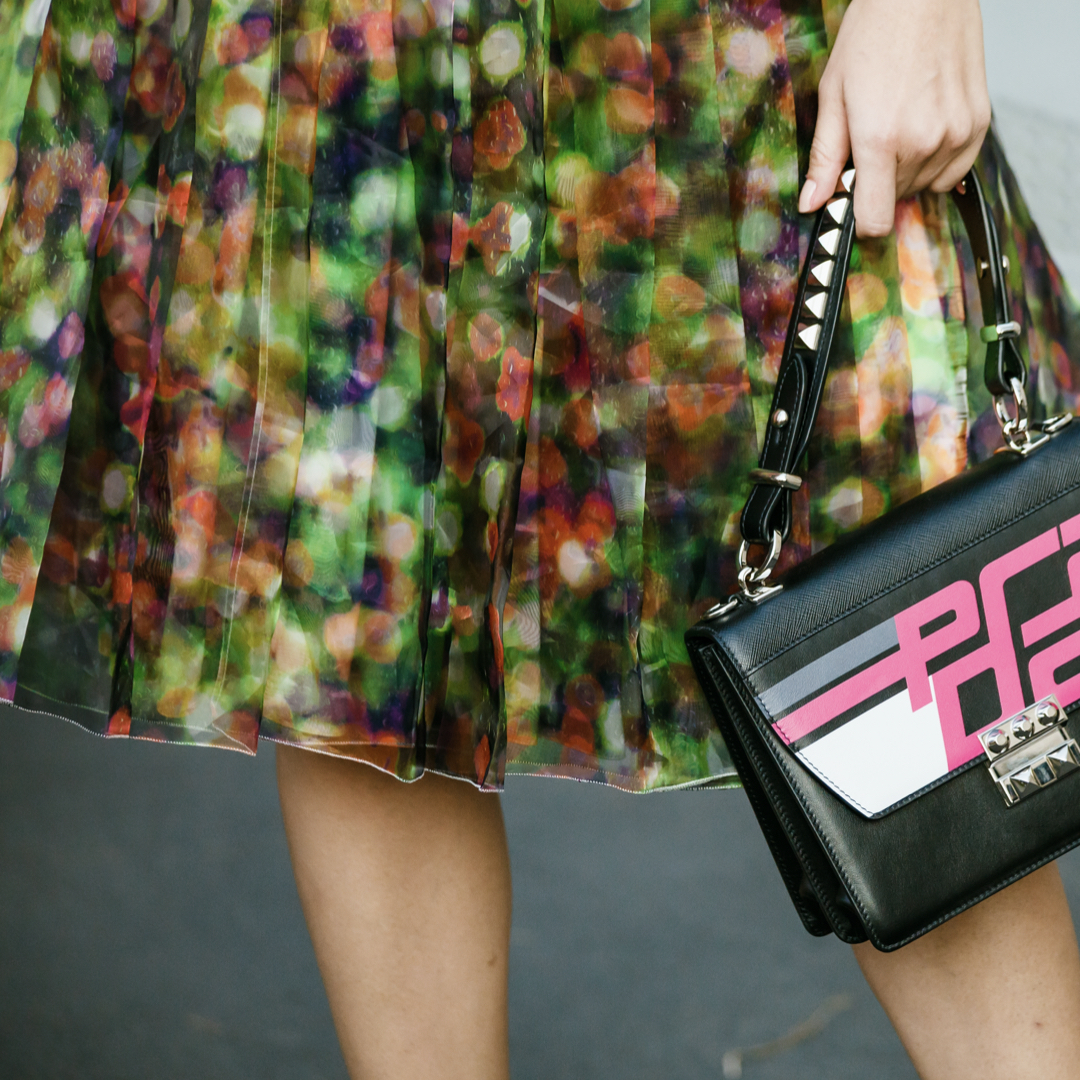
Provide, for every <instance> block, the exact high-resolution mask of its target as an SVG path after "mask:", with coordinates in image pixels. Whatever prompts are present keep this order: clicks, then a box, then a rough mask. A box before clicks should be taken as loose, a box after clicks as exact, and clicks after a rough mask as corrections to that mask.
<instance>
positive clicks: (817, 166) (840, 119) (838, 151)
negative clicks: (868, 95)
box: [799, 85, 851, 214]
mask: <svg viewBox="0 0 1080 1080" xmlns="http://www.w3.org/2000/svg"><path fill="white" fill-rule="evenodd" d="M850 154H851V139H850V137H849V135H848V118H847V110H846V109H845V108H844V98H843V95H842V94H841V93H840V92H839V91H838V90H831V89H829V88H828V87H827V86H826V85H823V86H821V87H820V88H819V90H818V117H817V124H816V126H815V127H814V142H813V145H812V146H811V147H810V168H809V169H808V171H807V173H806V183H805V184H803V189H802V192H801V193H800V195H799V212H800V213H802V214H810V213H813V212H814V211H815V210H820V209H821V207H823V206H824V205H825V203H826V201H827V200H828V199H829V198H830V197H831V195H832V194H833V192H834V191H836V185H837V183H838V182H839V180H840V174H841V173H842V172H843V171H844V169H845V167H846V166H847V163H848V157H849V156H850Z"/></svg>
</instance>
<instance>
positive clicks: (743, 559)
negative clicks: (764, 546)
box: [739, 529, 784, 595]
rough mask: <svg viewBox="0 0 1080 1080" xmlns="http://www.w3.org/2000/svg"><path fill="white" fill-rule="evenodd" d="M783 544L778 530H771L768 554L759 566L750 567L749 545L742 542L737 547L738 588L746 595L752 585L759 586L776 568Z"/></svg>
mask: <svg viewBox="0 0 1080 1080" xmlns="http://www.w3.org/2000/svg"><path fill="white" fill-rule="evenodd" d="M783 544H784V538H783V536H782V535H781V533H780V530H779V529H773V534H772V542H771V543H770V544H769V553H768V554H767V555H766V556H765V561H764V562H763V563H762V564H761V565H760V566H751V565H750V562H749V558H750V544H749V543H748V542H747V541H746V540H744V541H743V542H742V543H741V544H740V545H739V586H740V587H741V588H742V590H743V592H744V593H746V594H747V595H749V594H750V592H751V591H752V587H753V586H754V585H760V584H761V583H762V582H763V581H765V580H766V579H767V578H768V576H769V575H770V574H771V573H772V572H773V570H774V569H775V568H776V564H777V562H778V561H779V560H780V548H781V547H782V546H783Z"/></svg>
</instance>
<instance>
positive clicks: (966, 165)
mask: <svg viewBox="0 0 1080 1080" xmlns="http://www.w3.org/2000/svg"><path fill="white" fill-rule="evenodd" d="M981 149H982V139H980V140H979V141H978V142H973V143H972V144H971V146H969V147H968V149H967V150H965V151H964V153H963V154H961V155H960V156H959V157H954V158H953V159H952V161H950V162H949V163H948V165H946V166H945V168H943V169H942V170H941V171H940V172H939V173H938V174H937V176H935V177H934V179H933V180H931V181H930V183H929V184H927V185H926V186H927V187H928V188H929V189H930V190H931V191H935V192H942V191H952V189H953V188H954V187H956V185H957V184H959V183H960V181H961V180H963V179H964V177H965V176H967V174H968V173H969V172H970V171H971V167H972V165H974V164H975V160H976V158H978V156H979V151H980V150H981Z"/></svg>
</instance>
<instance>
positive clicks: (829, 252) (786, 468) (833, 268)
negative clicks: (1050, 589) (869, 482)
mask: <svg viewBox="0 0 1080 1080" xmlns="http://www.w3.org/2000/svg"><path fill="white" fill-rule="evenodd" d="M854 190H855V170H854V169H848V170H847V171H845V172H844V173H843V175H842V176H841V177H840V182H839V184H838V185H837V189H836V193H835V194H834V195H833V196H832V198H830V199H829V201H828V202H827V203H826V204H825V205H824V207H822V209H821V210H820V211H819V212H818V215H817V218H816V219H815V221H814V226H813V229H812V230H811V233H810V247H809V255H808V257H807V259H806V263H805V265H804V266H803V270H802V274H801V275H800V278H799V289H798V293H797V294H796V302H795V312H794V315H793V316H792V319H791V323H790V325H789V326H788V334H787V340H786V342H785V344H784V354H783V358H782V360H781V362H780V371H779V374H778V375H777V379H776V388H775V390H774V392H773V400H772V407H771V408H770V410H769V419H768V423H767V425H766V428H765V440H764V442H763V444H762V449H761V455H760V458H759V460H758V468H756V469H755V470H754V471H753V472H752V473H751V478H752V479H753V480H754V481H755V483H754V487H753V488H752V490H751V492H750V496H749V498H748V499H747V501H746V506H745V507H744V508H743V513H742V523H741V524H742V535H743V539H744V541H745V543H746V544H763V545H767V546H768V547H769V549H770V553H771V552H772V551H773V550H775V551H776V552H777V553H778V552H779V544H780V542H781V541H782V540H784V539H786V538H787V535H788V533H789V531H790V530H791V497H792V492H793V491H797V490H798V489H799V487H800V486H801V484H802V480H801V478H800V477H799V476H798V475H797V469H798V465H799V462H800V461H801V460H802V457H803V455H804V454H805V453H806V448H807V445H808V444H809V442H810V435H811V433H812V431H813V428H814V424H815V422H816V420H817V414H818V410H819V408H820V406H821V395H822V391H823V389H824V387H825V376H826V374H827V372H828V367H829V357H830V355H831V353H832V347H833V341H834V339H835V336H836V327H837V323H838V321H839V317H840V309H841V306H842V304H843V298H844V286H845V284H846V282H847V275H848V264H849V262H850V259H851V245H852V240H853V237H854V234H855V217H854V213H853V204H854V199H853V195H854ZM953 198H954V200H955V202H956V205H957V208H958V210H959V212H960V217H961V219H962V220H963V222H964V226H965V228H966V229H967V233H968V238H969V240H970V242H971V248H972V253H973V255H974V257H975V265H976V269H977V272H978V278H979V296H980V299H981V301H982V309H983V320H984V322H985V323H986V325H985V327H984V328H983V331H982V338H983V341H984V342H986V346H987V350H986V370H985V377H986V385H987V388H988V389H989V390H990V393H991V394H992V395H994V397H995V399H996V400H998V401H1000V400H1001V399H1002V397H1003V395H1010V394H1011V395H1016V396H1017V398H1016V400H1017V409H1018V410H1019V409H1020V407H1021V404H1022V403H1023V408H1024V409H1026V401H1024V400H1023V389H1024V384H1025V383H1026V381H1027V367H1026V365H1025V364H1024V359H1023V357H1022V356H1021V354H1020V351H1019V349H1018V348H1017V341H1016V339H1017V338H1018V336H1019V334H1020V326H1019V325H1018V324H1017V323H1015V322H1013V321H1012V313H1011V309H1010V304H1009V294H1008V289H1007V286H1006V281H1005V268H1006V265H1007V264H1006V263H1005V261H1004V259H1003V258H1002V254H1001V245H1000V243H999V241H998V234H997V227H996V226H995V224H994V219H993V216H992V215H991V214H990V211H989V208H988V207H987V205H986V200H985V199H984V198H983V193H982V188H981V186H980V185H979V180H978V177H977V176H976V175H975V173H974V172H970V173H968V175H967V176H966V177H965V178H964V180H963V182H962V183H961V184H960V185H958V187H957V188H956V189H955V191H954V192H953ZM1005 420H1006V417H1003V421H1002V422H1003V428H1004V427H1005ZM1024 422H1025V424H1026V414H1025V421H1024ZM1006 437H1008V430H1006ZM1013 448H1014V449H1015V448H1016V447H1013ZM745 550H746V547H745V545H744V548H743V551H744V552H745ZM774 561H775V559H770V560H768V562H774ZM771 569H772V567H771V566H768V565H766V566H765V567H762V568H761V570H763V571H764V573H761V570H759V574H760V580H763V579H764V577H767V576H768V572H769V571H770V570H771Z"/></svg>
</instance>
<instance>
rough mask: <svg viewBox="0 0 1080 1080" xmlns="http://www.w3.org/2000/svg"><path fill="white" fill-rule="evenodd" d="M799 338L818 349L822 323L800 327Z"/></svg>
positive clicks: (812, 347)
mask: <svg viewBox="0 0 1080 1080" xmlns="http://www.w3.org/2000/svg"><path fill="white" fill-rule="evenodd" d="M799 340H800V341H801V342H802V343H803V344H804V345H805V346H806V347H807V348H808V349H814V350H816V349H817V347H818V342H819V341H820V340H821V323H813V324H812V325H810V326H800V327H799Z"/></svg>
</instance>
